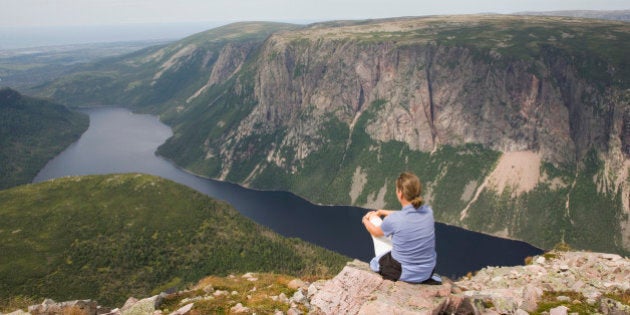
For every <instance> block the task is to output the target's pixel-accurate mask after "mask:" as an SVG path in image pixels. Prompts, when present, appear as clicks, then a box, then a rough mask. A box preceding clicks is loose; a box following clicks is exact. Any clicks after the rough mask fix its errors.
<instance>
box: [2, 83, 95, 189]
mask: <svg viewBox="0 0 630 315" xmlns="http://www.w3.org/2000/svg"><path fill="white" fill-rule="evenodd" d="M88 124H89V119H88V117H87V115H84V114H81V113H77V112H73V111H70V110H69V109H68V108H66V107H65V106H63V105H60V104H56V103H52V102H49V101H46V100H42V99H37V98H31V97H27V96H24V95H21V94H20V93H18V92H17V91H14V90H12V89H9V88H3V89H0V189H5V188H8V187H13V186H16V185H20V184H25V183H29V182H30V181H31V180H33V178H34V177H35V176H36V175H37V173H38V172H39V170H40V169H41V168H42V167H44V165H45V164H46V162H47V161H48V160H50V159H51V158H53V157H54V156H55V155H57V154H59V153H60V152H61V151H63V149H65V148H66V147H67V146H68V145H70V144H71V143H72V142H74V141H76V140H77V139H79V137H80V136H81V134H82V133H83V132H84V131H85V130H86V129H87V127H88Z"/></svg>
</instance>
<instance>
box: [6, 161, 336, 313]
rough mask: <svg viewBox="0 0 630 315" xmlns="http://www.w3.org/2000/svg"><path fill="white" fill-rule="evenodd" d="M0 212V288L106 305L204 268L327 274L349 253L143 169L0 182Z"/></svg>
mask: <svg viewBox="0 0 630 315" xmlns="http://www.w3.org/2000/svg"><path fill="white" fill-rule="evenodd" d="M0 218H1V219H0V238H1V239H2V240H3V242H2V243H1V244H0V252H1V253H2V255H0V296H2V298H10V297H12V296H17V295H23V296H29V297H38V298H39V297H42V298H43V297H49V298H54V299H77V298H79V299H81V298H95V299H97V300H98V301H99V302H101V303H103V304H104V305H111V304H112V303H122V302H124V300H125V299H126V298H127V297H129V296H130V295H136V296H145V295H149V294H150V293H151V292H152V291H153V290H158V293H159V290H166V289H169V288H182V287H184V286H185V285H186V284H188V283H190V282H191V281H196V280H198V279H200V278H201V277H203V276H206V275H211V274H213V275H226V274H227V273H230V272H245V271H265V272H279V273H285V274H291V275H299V276H313V275H316V276H327V275H333V274H334V273H336V272H338V271H339V270H340V269H341V268H342V267H343V265H344V263H345V261H347V259H348V258H346V257H344V256H341V255H339V254H336V253H333V252H331V251H328V250H325V249H323V248H320V247H316V246H314V245H311V244H308V243H305V242H303V241H300V240H297V239H286V238H283V237H281V236H279V235H277V234H276V233H274V232H272V231H270V230H269V229H267V228H264V227H262V226H260V225H257V224H255V223H254V222H252V221H251V220H249V219H246V218H245V217H243V216H242V215H240V214H239V213H238V212H236V210H234V209H233V208H232V207H231V206H229V205H227V204H226V203H224V202H219V201H215V200H212V199H210V198H208V197H206V196H204V195H202V194H200V193H197V192H195V191H193V190H191V189H189V188H187V187H184V186H182V185H179V184H176V183H173V182H171V181H168V180H165V179H161V178H158V177H154V176H148V175H139V174H127V175H109V176H86V177H68V178H63V179H57V180H52V181H48V182H43V183H39V184H34V185H26V186H19V187H16V188H12V189H8V190H4V191H0Z"/></svg>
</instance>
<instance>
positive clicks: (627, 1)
mask: <svg viewBox="0 0 630 315" xmlns="http://www.w3.org/2000/svg"><path fill="white" fill-rule="evenodd" d="M621 9H630V0H475V1H472V0H437V1H435V0H434V1H425V0H0V27H15V26H21V27H23V26H34V27H46V26H67V25H120V24H147V23H181V22H226V21H252V20H256V21H260V20H264V21H302V20H303V21H322V20H336V19H368V18H383V17H396V16H421V15H436V14H439V15H441V14H472V13H486V12H493V13H514V12H519V11H552V10H621Z"/></svg>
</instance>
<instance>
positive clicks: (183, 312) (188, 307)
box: [170, 303, 195, 315]
mask: <svg viewBox="0 0 630 315" xmlns="http://www.w3.org/2000/svg"><path fill="white" fill-rule="evenodd" d="M194 305H195V304H194V303H188V304H186V305H184V306H183V307H181V308H179V309H178V310H177V311H175V312H172V313H171V314H170V315H186V314H188V313H189V312H190V310H192V307H193V306H194Z"/></svg>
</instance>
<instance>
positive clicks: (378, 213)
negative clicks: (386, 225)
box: [376, 209, 394, 217]
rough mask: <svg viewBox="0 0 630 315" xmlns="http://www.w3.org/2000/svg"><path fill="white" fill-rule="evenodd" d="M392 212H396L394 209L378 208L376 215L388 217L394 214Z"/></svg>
mask: <svg viewBox="0 0 630 315" xmlns="http://www.w3.org/2000/svg"><path fill="white" fill-rule="evenodd" d="M392 212H394V210H383V209H378V210H376V215H377V216H379V217H386V216H388V215H390V214H392Z"/></svg>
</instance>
